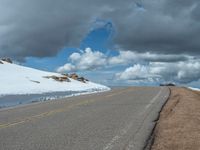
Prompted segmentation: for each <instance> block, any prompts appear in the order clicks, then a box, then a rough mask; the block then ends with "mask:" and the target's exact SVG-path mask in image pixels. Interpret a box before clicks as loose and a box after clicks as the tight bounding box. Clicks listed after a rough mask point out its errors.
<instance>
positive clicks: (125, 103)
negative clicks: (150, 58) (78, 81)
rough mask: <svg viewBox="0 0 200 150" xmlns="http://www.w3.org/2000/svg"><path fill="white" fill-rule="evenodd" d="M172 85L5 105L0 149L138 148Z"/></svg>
mask: <svg viewBox="0 0 200 150" xmlns="http://www.w3.org/2000/svg"><path fill="white" fill-rule="evenodd" d="M168 96H169V89H168V88H167V87H162V88H160V87H129V88H119V89H113V90H112V91H109V92H105V93H98V94H91V95H84V96H78V97H71V98H67V99H62V100H56V101H47V102H43V103H35V104H31V105H26V106H20V107H16V108H9V109H1V110H0V149H1V150H132V149H133V150H137V149H142V148H143V147H144V145H145V143H146V140H147V138H148V136H149V134H150V133H151V130H152V128H153V127H154V122H153V121H154V120H155V119H156V118H157V116H158V112H159V111H160V109H161V106H162V105H163V104H164V102H165V101H166V100H167V98H168Z"/></svg>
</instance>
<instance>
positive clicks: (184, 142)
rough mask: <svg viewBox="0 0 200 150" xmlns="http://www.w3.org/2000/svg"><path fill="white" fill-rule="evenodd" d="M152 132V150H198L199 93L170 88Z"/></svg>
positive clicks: (199, 136)
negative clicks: (168, 95) (167, 99)
mask: <svg viewBox="0 0 200 150" xmlns="http://www.w3.org/2000/svg"><path fill="white" fill-rule="evenodd" d="M170 89H171V95H170V98H169V101H168V102H167V104H166V105H165V106H164V108H163V110H162V112H161V114H160V117H159V120H158V123H157V125H156V127H155V130H154V140H153V145H152V147H151V149H152V150H199V149H200V142H199V141H200V92H196V91H192V90H189V89H186V88H175V87H173V88H170Z"/></svg>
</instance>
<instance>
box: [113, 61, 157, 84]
mask: <svg viewBox="0 0 200 150" xmlns="http://www.w3.org/2000/svg"><path fill="white" fill-rule="evenodd" d="M149 69H150V68H148V67H146V66H144V65H140V64H136V65H133V66H132V67H128V68H127V69H125V71H124V72H122V73H117V74H116V78H117V79H119V80H136V81H142V82H144V81H153V80H155V79H157V78H158V77H159V76H156V75H154V74H150V73H149V72H150V71H149Z"/></svg>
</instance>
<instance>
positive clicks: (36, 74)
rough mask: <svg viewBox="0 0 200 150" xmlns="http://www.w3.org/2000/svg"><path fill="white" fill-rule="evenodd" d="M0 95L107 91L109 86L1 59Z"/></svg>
mask: <svg viewBox="0 0 200 150" xmlns="http://www.w3.org/2000/svg"><path fill="white" fill-rule="evenodd" d="M0 89H1V90H0V95H19V94H40V93H49V92H64V91H86V92H88V91H106V90H109V88H108V87H106V86H103V85H100V84H96V83H93V82H90V81H88V80H83V81H82V82H81V81H77V80H74V79H72V78H70V77H68V76H67V75H61V74H58V73H52V72H46V71H41V70H37V69H33V68H29V67H24V66H20V65H17V64H12V63H9V62H6V61H2V60H1V61H0Z"/></svg>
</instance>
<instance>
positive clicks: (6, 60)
mask: <svg viewBox="0 0 200 150" xmlns="http://www.w3.org/2000/svg"><path fill="white" fill-rule="evenodd" d="M1 60H2V61H5V62H7V63H10V64H12V63H13V62H12V60H11V59H10V58H2V59H1Z"/></svg>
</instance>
